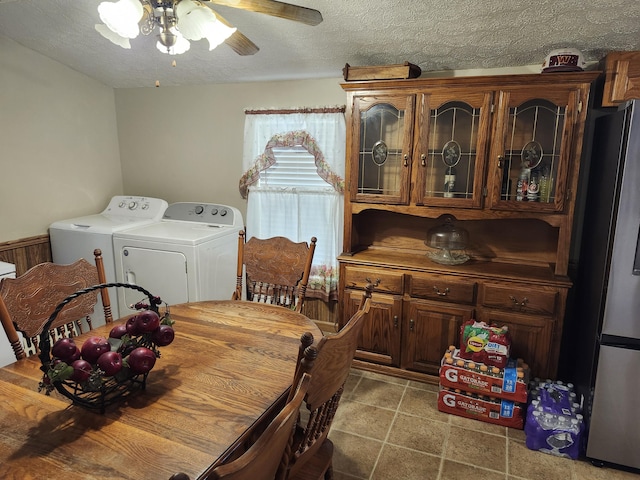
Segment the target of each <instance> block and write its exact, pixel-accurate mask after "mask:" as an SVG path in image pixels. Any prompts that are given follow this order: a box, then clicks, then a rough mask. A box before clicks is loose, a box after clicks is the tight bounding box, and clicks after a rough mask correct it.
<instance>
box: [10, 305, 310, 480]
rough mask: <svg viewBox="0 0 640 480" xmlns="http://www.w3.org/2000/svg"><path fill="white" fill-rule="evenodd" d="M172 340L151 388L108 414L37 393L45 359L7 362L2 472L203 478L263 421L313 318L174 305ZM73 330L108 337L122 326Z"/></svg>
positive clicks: (281, 311)
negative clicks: (87, 330)
mask: <svg viewBox="0 0 640 480" xmlns="http://www.w3.org/2000/svg"><path fill="white" fill-rule="evenodd" d="M170 315H171V318H172V319H173V320H174V321H175V324H174V329H175V339H174V341H173V343H171V344H170V345H168V346H166V347H161V348H160V351H161V356H160V358H158V359H157V361H156V364H155V366H154V368H153V369H152V370H151V372H150V373H149V376H148V378H147V382H146V388H145V390H141V391H139V392H136V393H135V394H133V395H131V396H130V397H128V398H127V399H126V400H124V401H123V402H122V403H116V404H114V405H111V406H109V407H108V408H107V409H106V411H105V412H104V413H103V414H101V413H100V412H99V411H93V410H88V409H86V408H84V407H81V406H77V405H72V404H71V401H70V400H69V399H67V398H66V397H64V396H63V395H61V394H60V393H58V392H57V391H54V392H52V393H51V395H49V396H47V395H45V394H44V393H40V392H38V383H39V381H40V380H41V379H42V371H41V370H40V366H41V363H40V360H39V358H38V357H37V356H33V357H28V358H26V359H23V360H19V361H17V362H15V363H12V364H10V365H7V366H5V367H3V368H1V369H0V405H2V407H1V408H0V478H1V479H3V480H7V479H16V480H17V479H19V480H29V479H34V480H39V479H52V480H53V479H64V480H76V479H77V480H80V479H81V480H90V479H100V480H104V479H135V480H144V479H149V480H162V479H169V477H170V476H171V475H172V474H174V473H177V472H182V473H186V474H187V475H189V477H190V478H191V479H192V480H194V479H201V478H206V477H207V474H208V473H209V472H210V471H211V470H212V469H213V468H214V467H215V466H217V465H219V464H221V463H224V462H225V461H226V460H227V459H229V458H231V457H232V456H233V454H234V451H235V450H236V449H237V448H239V447H240V446H241V445H242V444H243V443H244V442H245V440H246V439H247V438H249V437H250V436H251V434H252V433H255V431H256V430H257V429H259V428H261V426H263V425H264V424H265V423H267V422H268V419H270V418H271V417H272V416H273V415H274V414H275V411H276V410H277V409H278V408H279V407H280V406H281V405H282V402H283V399H284V398H285V395H286V392H287V390H288V389H289V387H290V386H291V383H292V380H293V376H294V370H295V365H296V359H297V355H298V347H299V345H300V336H301V335H302V334H303V333H305V332H311V333H312V334H313V335H314V337H315V338H317V339H319V338H320V337H321V335H322V333H321V332H320V330H319V329H318V327H317V326H316V325H315V323H314V322H313V321H312V320H310V319H308V318H307V317H306V316H304V315H302V314H299V313H295V312H293V311H291V310H288V309H286V308H284V307H280V306H273V305H265V304H260V303H253V302H245V301H204V302H195V303H186V304H181V305H172V306H171V307H170ZM122 321H126V318H124V319H120V320H119V321H116V322H114V323H113V324H108V325H105V326H102V327H98V328H95V329H94V330H92V331H91V332H89V333H88V334H84V335H82V336H80V337H77V339H76V344H78V345H81V344H82V341H83V340H84V339H85V338H86V337H88V336H91V335H100V336H108V332H109V330H110V329H111V328H112V327H113V325H115V324H117V323H118V322H122Z"/></svg>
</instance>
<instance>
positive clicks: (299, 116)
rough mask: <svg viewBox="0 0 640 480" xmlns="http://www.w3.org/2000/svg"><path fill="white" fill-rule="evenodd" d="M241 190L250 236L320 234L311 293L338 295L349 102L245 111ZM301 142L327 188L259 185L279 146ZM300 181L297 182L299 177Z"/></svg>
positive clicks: (295, 238)
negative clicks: (289, 108)
mask: <svg viewBox="0 0 640 480" xmlns="http://www.w3.org/2000/svg"><path fill="white" fill-rule="evenodd" d="M245 113H246V119H245V137H244V138H245V140H244V142H245V143H244V154H243V170H244V172H245V173H244V174H243V176H242V178H241V179H240V193H241V194H242V196H243V197H244V198H248V202H247V218H246V224H247V238H251V237H254V236H255V237H260V238H267V237H273V236H278V235H281V236H284V237H287V238H289V239H290V240H293V241H295V242H303V241H304V242H309V240H310V239H311V237H316V238H317V239H318V243H317V246H316V251H315V255H314V261H313V266H312V269H311V277H310V279H309V285H308V287H307V297H309V298H314V297H315V298H322V299H324V300H329V299H333V300H335V299H337V287H338V261H337V256H338V255H339V254H340V251H341V249H342V231H343V228H342V225H343V214H342V212H343V193H344V180H343V179H344V161H345V158H344V156H345V142H346V137H345V135H346V127H345V120H344V107H330V108H321V109H296V110H258V111H255V110H252V111H246V112H245ZM294 146H302V147H304V148H305V149H306V150H307V151H308V152H309V153H310V154H311V155H313V157H314V162H315V165H316V171H317V173H318V175H319V176H320V177H321V178H322V179H324V181H325V182H326V185H327V186H326V188H317V187H316V188H303V187H300V186H296V185H293V184H292V186H290V187H282V188H274V187H266V186H260V185H259V182H258V180H259V177H260V172H261V171H263V170H266V169H267V168H269V167H270V166H271V165H273V164H275V162H276V158H275V155H274V153H273V148H275V147H294ZM294 183H295V182H294Z"/></svg>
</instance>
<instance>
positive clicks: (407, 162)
mask: <svg viewBox="0 0 640 480" xmlns="http://www.w3.org/2000/svg"><path fill="white" fill-rule="evenodd" d="M404 166H405V167H408V166H409V155H407V154H406V153H405V154H404Z"/></svg>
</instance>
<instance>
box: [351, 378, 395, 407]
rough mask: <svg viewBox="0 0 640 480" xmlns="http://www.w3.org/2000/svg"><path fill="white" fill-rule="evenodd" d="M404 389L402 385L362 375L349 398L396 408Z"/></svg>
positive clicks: (377, 405)
mask: <svg viewBox="0 0 640 480" xmlns="http://www.w3.org/2000/svg"><path fill="white" fill-rule="evenodd" d="M405 382H406V381H405ZM404 389H405V386H404V385H398V384H395V383H387V382H383V381H380V380H374V379H372V378H368V377H367V376H363V377H362V379H361V380H360V382H359V383H358V385H357V386H356V388H355V389H354V390H353V392H352V393H351V397H350V398H352V399H354V400H357V401H358V402H362V403H366V404H368V405H374V406H376V407H383V408H390V409H396V408H398V404H399V403H400V399H401V398H402V394H403V392H404Z"/></svg>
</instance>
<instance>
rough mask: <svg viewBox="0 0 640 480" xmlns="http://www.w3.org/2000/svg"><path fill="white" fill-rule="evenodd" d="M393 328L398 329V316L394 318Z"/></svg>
mask: <svg viewBox="0 0 640 480" xmlns="http://www.w3.org/2000/svg"><path fill="white" fill-rule="evenodd" d="M393 326H394V327H398V315H394V316H393Z"/></svg>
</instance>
